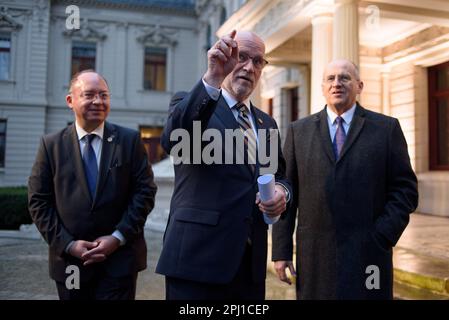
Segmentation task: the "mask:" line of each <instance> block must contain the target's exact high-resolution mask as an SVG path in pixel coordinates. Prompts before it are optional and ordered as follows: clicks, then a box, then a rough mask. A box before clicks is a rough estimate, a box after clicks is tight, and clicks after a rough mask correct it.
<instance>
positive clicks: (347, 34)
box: [0, 0, 449, 216]
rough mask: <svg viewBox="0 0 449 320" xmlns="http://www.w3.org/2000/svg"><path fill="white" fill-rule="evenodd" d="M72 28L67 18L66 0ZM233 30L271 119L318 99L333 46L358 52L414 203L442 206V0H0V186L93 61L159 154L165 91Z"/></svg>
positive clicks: (445, 157)
mask: <svg viewBox="0 0 449 320" xmlns="http://www.w3.org/2000/svg"><path fill="white" fill-rule="evenodd" d="M73 2H75V3H76V5H77V6H78V7H79V8H80V29H79V30H73V29H70V28H67V19H68V16H69V15H70V10H69V11H68V12H69V13H68V12H67V11H66V10H67V8H68V7H69V6H70V5H71V4H73ZM232 29H237V30H244V29H245V30H252V31H254V32H256V33H257V34H259V35H260V36H261V37H262V38H263V39H264V41H265V42H266V50H267V59H268V61H269V62H270V64H269V65H268V66H267V67H266V68H265V69H264V72H263V74H262V77H261V81H260V85H259V87H258V88H257V89H256V90H255V92H254V94H253V97H252V100H253V102H254V103H255V104H256V105H258V106H260V107H261V108H262V109H263V110H265V111H266V112H268V113H270V114H271V115H272V116H273V117H274V118H275V119H276V121H277V122H278V124H279V127H280V130H281V136H282V137H285V130H286V128H287V126H288V124H289V123H290V122H291V121H294V120H296V119H298V118H301V117H304V116H307V115H309V114H312V113H315V112H317V111H319V110H321V109H322V108H323V107H324V99H323V97H322V94H321V89H320V86H321V77H322V72H323V69H324V66H325V65H326V64H327V62H329V61H330V60H331V59H333V58H348V59H350V60H352V61H354V62H355V63H357V64H359V66H360V72H361V77H362V80H363V81H364V83H365V88H364V91H363V93H362V94H361V96H360V97H359V101H360V102H361V104H362V105H363V106H364V107H366V108H368V109H370V110H373V111H377V112H381V113H384V114H387V115H390V116H393V117H396V118H398V119H399V121H400V123H401V126H402V129H403V131H404V134H405V136H406V139H407V142H408V146H409V153H410V156H411V160H412V165H413V167H414V169H415V171H416V173H417V175H418V180H419V191H420V205H419V208H418V211H419V212H422V213H428V214H435V215H443V216H449V197H448V196H447V195H448V194H449V1H446V0H427V1H421V0H371V1H362V0H247V1H245V0H196V1H195V0H185V1H182V0H167V1H157V0H154V1H153V0H128V1H119V0H109V1H90V0H81V1H65V0H55V1H49V0H38V1H31V0H28V1H26V0H15V1H12V0H11V1H8V0H6V1H5V0H4V1H1V3H0V186H13V185H24V184H26V179H27V177H28V175H29V172H30V168H31V165H32V163H33V161H34V156H35V153H36V149H37V145H38V141H39V137H40V136H41V135H42V134H45V133H49V132H54V131H56V130H59V129H60V128H62V127H64V126H65V125H67V124H68V123H70V122H71V121H73V115H72V113H71V111H70V110H69V109H68V108H67V106H66V105H65V101H64V97H65V95H66V93H67V90H68V84H69V79H70V77H71V75H72V74H73V72H75V71H77V70H80V69H83V68H87V67H92V68H94V69H96V70H97V71H99V72H100V73H102V74H104V75H105V77H106V78H107V79H108V81H109V85H110V88H111V94H112V100H111V105H112V110H111V114H110V117H109V119H110V120H111V121H113V122H116V123H118V124H121V125H124V126H127V127H131V128H135V129H137V130H140V131H141V133H142V137H143V138H144V140H145V143H146V147H147V150H148V152H149V154H150V158H151V159H152V161H153V162H157V161H158V160H160V159H161V158H162V157H163V153H162V151H161V148H160V146H159V135H160V132H161V130H162V127H163V125H164V123H165V120H166V117H167V105H168V102H169V99H170V97H171V95H172V94H173V93H174V92H176V91H178V90H190V88H191V87H192V86H193V85H194V84H195V82H196V81H198V80H199V79H200V77H201V75H202V74H203V73H204V71H205V70H206V66H207V50H208V49H209V48H210V46H211V45H212V44H213V43H214V42H215V41H216V39H217V38H218V37H220V36H222V35H224V34H226V33H229V32H230V31H231V30H232Z"/></svg>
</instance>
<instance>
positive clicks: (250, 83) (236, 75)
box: [223, 31, 265, 101]
mask: <svg viewBox="0 0 449 320" xmlns="http://www.w3.org/2000/svg"><path fill="white" fill-rule="evenodd" d="M234 39H235V40H236V42H237V45H238V52H239V58H238V59H239V61H238V63H237V64H236V65H235V67H234V69H233V70H232V72H231V73H229V74H228V75H227V77H226V78H225V79H224V81H223V88H224V89H226V91H228V92H229V93H230V94H231V95H232V96H233V97H234V99H236V100H237V101H244V100H246V99H247V98H248V97H249V96H250V95H251V93H252V92H253V91H254V89H255V88H256V86H257V83H258V81H259V79H260V75H261V74H262V69H263V67H264V66H265V44H264V42H263V40H262V39H261V38H260V37H259V36H258V35H256V34H255V33H253V32H251V31H237V33H236V35H235V38H234Z"/></svg>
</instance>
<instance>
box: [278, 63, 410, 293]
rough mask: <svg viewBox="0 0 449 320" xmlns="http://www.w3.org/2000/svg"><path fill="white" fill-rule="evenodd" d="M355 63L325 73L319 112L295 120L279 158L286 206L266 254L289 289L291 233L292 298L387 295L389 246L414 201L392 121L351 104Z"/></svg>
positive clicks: (403, 146)
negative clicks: (288, 188) (288, 190)
mask: <svg viewBox="0 0 449 320" xmlns="http://www.w3.org/2000/svg"><path fill="white" fill-rule="evenodd" d="M362 90H363V82H362V81H361V80H360V75H359V71H358V68H357V66H356V65H355V64H354V63H352V62H351V61H347V60H334V61H332V62H330V63H329V64H328V65H327V67H326V68H325V71H324V75H323V82H322V91H323V95H324V97H325V99H326V106H325V107H324V109H323V110H322V111H321V112H318V113H316V114H313V115H311V116H309V117H306V118H304V119H301V120H298V121H295V122H293V123H292V124H291V125H290V127H289V129H288V133H287V137H286V142H285V146H284V154H285V156H286V161H287V178H289V180H290V181H291V183H292V188H293V194H292V195H293V196H292V199H293V200H292V205H291V207H290V210H288V212H287V213H286V214H285V215H283V217H282V218H281V220H280V221H279V222H278V223H277V224H276V225H275V226H274V227H273V254H272V258H273V261H275V262H274V265H275V269H276V271H277V273H278V275H279V278H280V280H282V281H285V282H287V283H289V284H290V283H291V281H290V279H289V277H287V274H286V269H289V270H290V273H292V274H295V268H294V266H293V263H292V257H293V232H294V230H295V223H296V220H297V227H296V272H297V278H296V289H297V297H298V299H392V296H393V290H392V289H393V268H392V247H393V246H394V245H395V244H396V242H397V241H398V239H399V237H400V236H401V234H402V232H403V231H404V229H405V227H406V226H407V223H408V221H409V214H410V213H411V212H413V211H414V210H415V209H416V207H417V203H418V191H417V180H416V176H415V174H414V172H413V170H412V168H411V165H410V159H409V155H408V152H407V143H406V141H405V139H404V135H403V133H402V130H401V127H400V125H399V122H398V120H397V119H394V118H391V117H388V116H385V115H382V114H379V113H375V112H372V111H368V110H366V109H364V108H363V107H362V106H361V105H360V104H358V103H357V101H356V97H357V95H358V94H360V93H361V92H362Z"/></svg>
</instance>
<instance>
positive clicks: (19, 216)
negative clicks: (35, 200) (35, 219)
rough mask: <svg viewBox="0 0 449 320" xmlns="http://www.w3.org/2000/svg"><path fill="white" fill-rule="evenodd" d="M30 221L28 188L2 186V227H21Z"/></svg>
mask: <svg viewBox="0 0 449 320" xmlns="http://www.w3.org/2000/svg"><path fill="white" fill-rule="evenodd" d="M30 223H32V220H31V217H30V214H29V213H28V193H27V188H26V187H16V188H0V229H19V227H20V225H21V224H30Z"/></svg>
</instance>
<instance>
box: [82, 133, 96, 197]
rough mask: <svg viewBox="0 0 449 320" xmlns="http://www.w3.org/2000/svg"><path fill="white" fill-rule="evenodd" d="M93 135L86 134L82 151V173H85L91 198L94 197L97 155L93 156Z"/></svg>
mask: <svg viewBox="0 0 449 320" xmlns="http://www.w3.org/2000/svg"><path fill="white" fill-rule="evenodd" d="M95 137H96V135H95V134H88V135H86V136H85V137H84V141H85V145H84V152H83V163H84V173H85V174H86V179H87V185H88V187H89V191H90V195H91V196H92V199H94V198H95V188H96V187H97V177H98V165H97V157H96V156H95V151H94V148H92V141H93V140H94V139H95Z"/></svg>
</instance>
